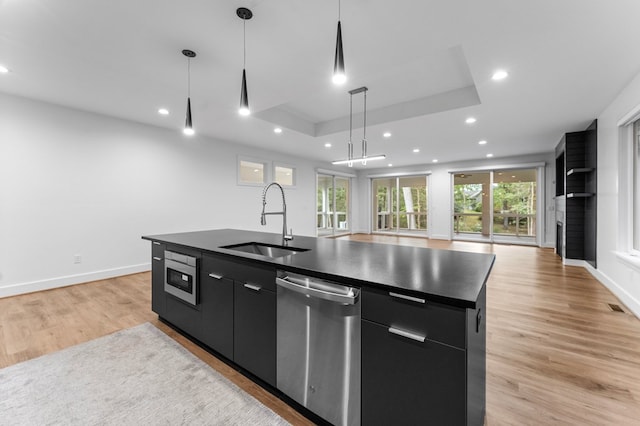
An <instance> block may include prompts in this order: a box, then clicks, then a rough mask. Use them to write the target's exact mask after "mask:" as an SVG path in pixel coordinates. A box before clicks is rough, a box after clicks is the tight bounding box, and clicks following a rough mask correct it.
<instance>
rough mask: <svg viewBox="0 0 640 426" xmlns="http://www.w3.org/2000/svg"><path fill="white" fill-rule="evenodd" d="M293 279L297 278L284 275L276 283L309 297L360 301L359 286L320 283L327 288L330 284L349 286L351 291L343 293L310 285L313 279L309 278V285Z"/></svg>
mask: <svg viewBox="0 0 640 426" xmlns="http://www.w3.org/2000/svg"><path fill="white" fill-rule="evenodd" d="M293 280H295V278H291V277H288V276H284V277H282V278H280V277H277V278H276V284H278V285H279V286H281V287H284V288H286V289H288V290H291V291H295V292H296V293H301V294H304V295H306V296H309V297H316V298H318V299H324V300H328V301H331V302H338V303H342V304H345V305H355V304H356V303H357V302H358V296H360V290H359V289H357V288H352V287H346V286H341V285H335V284H333V285H331V284H328V283H324V282H323V283H318V284H320V285H321V286H322V287H325V288H326V287H330V286H335V287H336V288H348V289H349V292H348V293H347V294H343V293H336V292H332V291H328V290H324V289H320V288H314V287H311V286H309V285H312V284H313V281H312V280H308V279H307V280H308V284H307V285H301V284H296V283H295V282H293ZM305 281H306V280H305ZM305 284H306V283H305Z"/></svg>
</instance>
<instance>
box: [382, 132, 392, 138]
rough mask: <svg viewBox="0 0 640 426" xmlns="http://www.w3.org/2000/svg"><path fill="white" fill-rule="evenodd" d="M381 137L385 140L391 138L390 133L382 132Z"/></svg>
mask: <svg viewBox="0 0 640 426" xmlns="http://www.w3.org/2000/svg"><path fill="white" fill-rule="evenodd" d="M382 136H384V137H385V138H390V137H391V133H389V132H384V133H383V134H382Z"/></svg>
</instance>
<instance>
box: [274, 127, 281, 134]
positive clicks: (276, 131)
mask: <svg viewBox="0 0 640 426" xmlns="http://www.w3.org/2000/svg"><path fill="white" fill-rule="evenodd" d="M273 133H282V129H281V128H280V127H276V128H275V129H273Z"/></svg>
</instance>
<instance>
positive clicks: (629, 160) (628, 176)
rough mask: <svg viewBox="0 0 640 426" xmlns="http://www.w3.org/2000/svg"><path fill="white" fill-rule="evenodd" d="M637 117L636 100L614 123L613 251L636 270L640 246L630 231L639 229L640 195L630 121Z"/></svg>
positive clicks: (639, 267) (639, 112) (639, 116)
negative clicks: (615, 200)
mask: <svg viewBox="0 0 640 426" xmlns="http://www.w3.org/2000/svg"><path fill="white" fill-rule="evenodd" d="M638 121H640V104H639V105H637V106H636V107H635V108H633V109H631V111H629V112H628V113H627V114H625V115H624V116H623V117H622V118H621V119H620V120H619V121H618V123H617V124H618V135H619V144H618V162H619V167H618V182H619V192H618V194H619V195H618V207H619V208H618V240H617V251H616V252H615V254H616V255H617V257H618V259H619V260H620V261H622V262H623V263H625V264H627V265H628V266H631V267H633V268H635V269H637V270H639V271H640V247H634V235H635V234H636V232H640V229H636V228H638V227H640V199H637V198H640V188H634V168H636V169H638V173H640V158H639V159H638V162H637V163H636V162H635V161H634V145H635V144H636V143H637V142H636V135H635V131H634V130H635V129H634V124H635V123H636V122H638ZM634 191H635V192H637V195H636V194H634ZM636 202H637V203H638V204H636ZM636 205H637V206H638V207H636ZM636 215H638V216H636ZM636 217H637V219H636ZM634 222H635V223H634Z"/></svg>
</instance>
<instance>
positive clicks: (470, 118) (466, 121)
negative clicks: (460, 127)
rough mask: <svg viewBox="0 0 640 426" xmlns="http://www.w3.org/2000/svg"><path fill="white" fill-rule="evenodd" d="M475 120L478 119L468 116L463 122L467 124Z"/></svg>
mask: <svg viewBox="0 0 640 426" xmlns="http://www.w3.org/2000/svg"><path fill="white" fill-rule="evenodd" d="M476 121H478V120H476V118H475V117H469V118H467V119H466V120H464V122H465V123H467V124H473V123H475V122H476Z"/></svg>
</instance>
